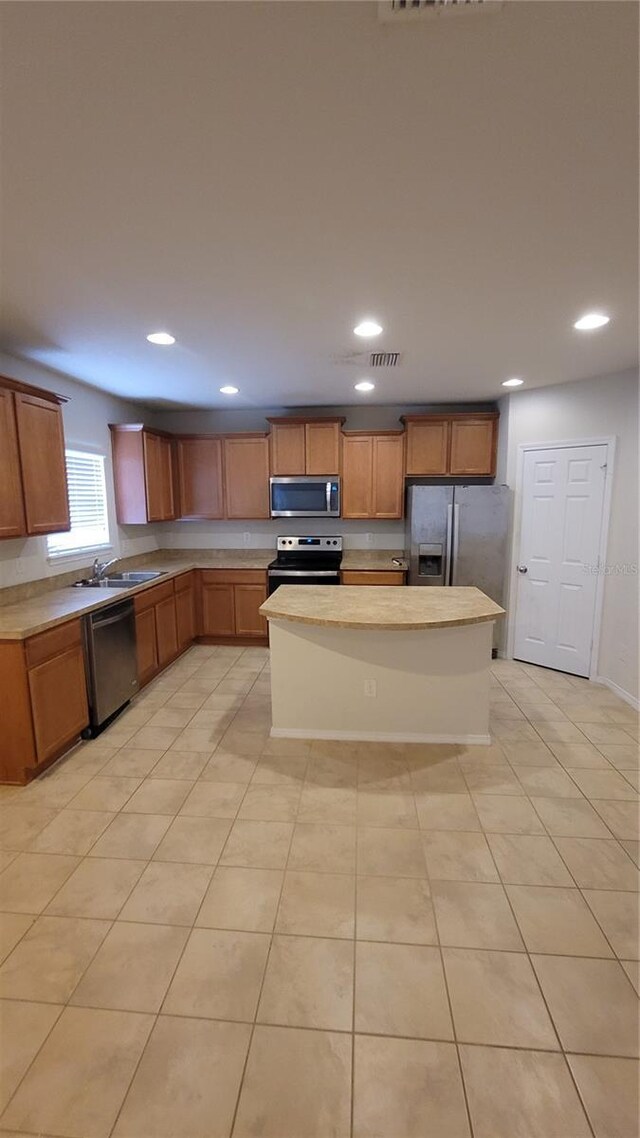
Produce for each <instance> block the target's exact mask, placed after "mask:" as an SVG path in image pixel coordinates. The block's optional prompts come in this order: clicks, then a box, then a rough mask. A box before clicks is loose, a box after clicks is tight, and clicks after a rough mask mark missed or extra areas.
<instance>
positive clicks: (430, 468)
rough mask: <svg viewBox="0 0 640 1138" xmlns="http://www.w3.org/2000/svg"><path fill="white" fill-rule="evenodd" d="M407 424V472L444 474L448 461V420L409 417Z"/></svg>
mask: <svg viewBox="0 0 640 1138" xmlns="http://www.w3.org/2000/svg"><path fill="white" fill-rule="evenodd" d="M404 421H405V422H406V424H407V464H406V473H407V474H417V475H426V476H429V475H434V476H435V475H438V474H446V473H447V466H448V462H449V438H450V422H449V420H448V419H440V418H437V417H435V416H434V417H433V418H430V419H422V418H417V417H416V418H411V417H410V416H407V417H406V418H405V420H404Z"/></svg>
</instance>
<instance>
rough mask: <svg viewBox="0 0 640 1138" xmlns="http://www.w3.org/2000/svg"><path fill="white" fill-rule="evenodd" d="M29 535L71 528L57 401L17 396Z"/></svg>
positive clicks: (33, 396)
mask: <svg viewBox="0 0 640 1138" xmlns="http://www.w3.org/2000/svg"><path fill="white" fill-rule="evenodd" d="M14 401H15V414H16V425H17V436H18V447H19V452H20V469H21V474H22V490H23V495H24V513H25V520H26V532H27V533H28V534H43V533H60V532H62V531H63V530H69V529H70V528H71V521H70V517H69V498H68V494H67V472H66V465H65V455H64V431H63V429H62V411H61V409H60V404H59V403H58V402H57V401H56V400H55V398H54V397H52V398H50V399H43V398H41V397H40V396H38V395H29V394H27V393H26V392H22V391H16V392H15V393H14Z"/></svg>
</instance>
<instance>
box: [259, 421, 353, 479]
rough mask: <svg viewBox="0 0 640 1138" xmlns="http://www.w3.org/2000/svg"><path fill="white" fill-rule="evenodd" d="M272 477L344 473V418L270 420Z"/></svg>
mask: <svg viewBox="0 0 640 1138" xmlns="http://www.w3.org/2000/svg"><path fill="white" fill-rule="evenodd" d="M268 422H269V424H270V426H271V433H270V435H269V447H270V457H271V474H272V475H274V477H277V476H286V475H292V474H320V475H322V474H327V475H337V474H339V473H340V443H341V434H340V427H341V425H342V423H343V422H344V419H343V418H336V417H332V418H330V419H323V418H319V419H301V418H295V417H288V418H270V419H269V420H268Z"/></svg>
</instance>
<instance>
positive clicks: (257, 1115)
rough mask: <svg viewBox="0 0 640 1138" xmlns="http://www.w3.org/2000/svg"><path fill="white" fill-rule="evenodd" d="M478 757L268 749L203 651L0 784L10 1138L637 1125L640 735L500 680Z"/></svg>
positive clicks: (239, 674)
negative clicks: (45, 767)
mask: <svg viewBox="0 0 640 1138" xmlns="http://www.w3.org/2000/svg"><path fill="white" fill-rule="evenodd" d="M491 703H492V737H493V743H492V745H491V746H489V747H469V748H465V747H453V746H429V747H428V746H412V747H404V746H382V745H369V744H359V745H357V746H354V745H347V744H338V743H327V742H320V741H309V742H308V743H306V742H303V743H301V742H295V743H289V742H282V741H281V742H278V741H276V740H270V739H269V734H268V731H269V721H270V708H269V675H268V653H267V651H266V650H263V649H247V650H241V649H233V648H222V647H202V646H198V647H194V648H192V649H191V650H190V651H189V652H188V653H187V654H186V655H185V656H183V657H182V659H181V660H179V661H178V662H177V663H175V664H174V665H173V666H172V667H171V668H170V669H169V670H168V671H167V672H165V673H164V674H163V675H162V676H161V677H160V678H159V679H158V680H157V681H156V682H155V683H153V684H152V685H151V686H150V687H148V688H147V689H145V691H144V692H143V693H142V694H141V696H140V697H139V698H138V699H137V700H136V701H135V704H134V705H133V706H132V707H131V709H130V710H129V711H127V712H126V713H125V714H124V715H123V716H121V717H120V718H119V719H118V720H117V722H116V723H115V724H114V725H113V726H112V727H111V728H110V729H109V730H108V731H107V732H106V733H105V734H104V735H103V736H101V738H100V739H98V740H95V741H93V742H89V743H85V744H82V745H81V746H79V747H78V748H76V749H75V750H74V751H73V752H72V753H71V754H70V755H69V756H68V757H67V758H66V759H65V760H64V761H61V762H60V763H58V764H57V765H56V767H55V768H54V769H52V770H51V772H50V773H49V774H48V775H46V776H45V777H43V778H41V779H39V780H38V781H37V782H36V783H34V784H32V785H31V786H29V787H27V788H24V789H10V788H2V793H1V794H0V821H1V839H0V847H1V848H0V868H1V870H2V872H1V873H0V913H1V914H2V918H1V920H0V933H1V935H0V959H1V960H2V961H3V963H2V964H1V966H0V996H1V998H2V1017H3V1018H2V1033H3V1035H2V1042H3V1047H2V1076H1V1081H0V1110H2V1111H3V1113H2V1115H1V1117H0V1131H2V1133H4V1134H14V1135H18V1134H23V1135H24V1134H29V1135H45V1136H49V1135H51V1136H53V1135H55V1136H64V1138H109V1136H110V1135H114V1136H117V1138H161V1136H162V1138H205V1136H206V1138H226V1136H228V1135H230V1134H233V1136H234V1138H258V1136H260V1138H349V1136H350V1135H353V1136H354V1138H428V1136H433V1138H445V1136H446V1138H470V1136H471V1135H473V1136H474V1138H512V1136H515V1135H519V1136H523V1138H583V1136H585V1138H588V1136H590V1135H591V1136H593V1135H595V1138H634V1136H635V1135H636V1134H637V1116H638V1090H637V1087H638V1083H637V1069H636V1061H637V1057H638V1020H637V1008H636V1000H637V997H636V992H635V990H634V985H635V986H637V984H638V980H637V976H638V955H639V954H638V905H637V900H638V893H637V892H636V891H637V889H638V864H637V863H638V849H639V845H638V836H639V835H638V808H637V792H636V787H637V785H638V747H637V739H638V724H637V716H636V715H635V714H634V713H633V712H632V710H631V709H630V708H629V707H628V706H627V705H625V704H623V703H621V702H620V701H619V700H618V699H616V698H615V697H614V696H613V695H612V694H611V693H610V692H609V691H607V690H606V689H604V688H602V687H596V686H594V685H592V684H589V683H588V682H587V681H585V680H581V679H576V678H572V677H570V676H564V675H560V674H558V673H554V672H549V671H545V670H543V669H540V668H534V667H529V666H525V665H520V664H516V663H511V662H502V661H500V662H496V664H495V666H494V668H493V678H492V691H491Z"/></svg>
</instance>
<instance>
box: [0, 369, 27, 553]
mask: <svg viewBox="0 0 640 1138" xmlns="http://www.w3.org/2000/svg"><path fill="white" fill-rule="evenodd" d="M26 532H27V526H26V521H25V516H24V501H23V498H22V483H21V481H20V454H19V451H18V428H17V426H16V414H15V407H14V400H13V392H12V391H9V390H8V389H7V388H3V387H0V538H3V537H22V535H23V534H25V533H26Z"/></svg>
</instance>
